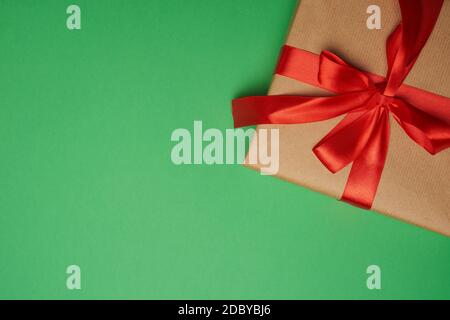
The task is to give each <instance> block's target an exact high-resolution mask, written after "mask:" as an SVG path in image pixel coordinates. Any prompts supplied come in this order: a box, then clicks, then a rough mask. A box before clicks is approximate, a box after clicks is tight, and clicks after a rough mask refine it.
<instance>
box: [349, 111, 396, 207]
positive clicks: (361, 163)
mask: <svg viewBox="0 0 450 320" xmlns="http://www.w3.org/2000/svg"><path fill="white" fill-rule="evenodd" d="M377 112H378V114H377V122H376V125H375V128H374V130H373V131H372V134H371V136H370V138H369V140H368V141H367V143H366V145H365V147H364V150H363V151H362V152H361V153H360V154H359V156H358V157H357V158H356V159H355V161H354V162H353V165H352V168H351V170H350V175H349V177H348V179H347V184H346V186H345V189H344V193H343V195H342V197H341V200H342V201H345V202H347V203H350V204H352V205H354V206H358V207H361V208H364V209H370V208H371V207H372V203H373V201H374V199H375V195H376V193H377V189H378V185H379V183H380V180H381V175H382V172H383V168H384V164H385V162H386V156H387V152H388V146H389V131H390V130H389V112H388V111H387V110H386V109H381V108H380V109H378V111H377Z"/></svg>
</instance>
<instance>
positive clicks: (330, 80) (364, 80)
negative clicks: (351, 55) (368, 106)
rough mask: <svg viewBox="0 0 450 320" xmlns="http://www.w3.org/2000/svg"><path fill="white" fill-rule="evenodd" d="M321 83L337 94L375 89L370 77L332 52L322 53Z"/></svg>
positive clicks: (320, 66) (319, 78)
mask: <svg viewBox="0 0 450 320" xmlns="http://www.w3.org/2000/svg"><path fill="white" fill-rule="evenodd" d="M318 81H319V83H320V84H321V85H322V86H323V87H325V88H329V89H330V90H331V91H333V92H336V93H348V92H355V91H362V90H367V89H369V88H371V87H374V84H373V83H372V81H371V80H370V79H369V77H368V76H367V75H366V74H364V73H363V72H361V71H360V70H358V69H356V68H355V67H353V66H351V65H350V64H348V63H346V62H345V61H344V60H342V59H341V58H340V57H338V56H337V55H335V54H334V53H331V52H330V51H322V53H321V54H320V60H319V73H318Z"/></svg>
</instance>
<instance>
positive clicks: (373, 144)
mask: <svg viewBox="0 0 450 320" xmlns="http://www.w3.org/2000/svg"><path fill="white" fill-rule="evenodd" d="M399 3H400V8H401V13H402V19H403V20H402V22H401V23H400V25H399V26H398V27H397V28H396V29H395V31H394V32H393V33H392V34H391V35H390V36H389V38H388V40H387V43H386V49H387V50H386V53H387V62H388V72H387V76H386V78H383V77H380V76H377V75H374V74H370V73H366V72H362V71H360V70H358V69H356V68H355V67H353V66H351V65H349V64H348V63H346V62H345V61H343V60H342V59H341V58H339V57H338V56H337V55H335V54H333V53H331V52H329V51H323V52H322V53H321V54H320V56H317V55H315V54H313V53H310V52H307V51H304V50H301V49H297V48H294V47H290V46H284V48H283V51H282V54H281V57H280V61H279V63H278V66H277V70H276V73H277V74H279V75H283V76H286V77H290V78H293V79H296V80H299V81H302V82H306V83H309V84H312V85H315V86H318V87H321V88H324V89H326V90H328V91H332V92H334V93H336V95H335V96H331V97H304V96H261V97H256V96H253V97H245V98H240V99H235V100H233V117H234V124H235V127H242V126H249V125H257V124H300V123H308V122H315V121H322V120H327V119H331V118H334V117H337V116H340V115H344V114H345V117H344V119H343V120H342V121H341V122H340V123H339V124H338V125H337V126H336V127H335V128H333V129H332V130H331V131H330V132H329V133H328V134H327V135H326V136H325V137H324V138H323V139H322V140H321V141H319V143H318V144H317V145H316V146H315V147H314V148H313V152H314V154H315V155H316V156H317V158H318V159H319V160H320V161H321V162H322V163H323V164H324V166H325V167H326V168H328V170H330V171H331V172H332V173H336V172H338V171H339V170H341V169H343V168H344V167H346V166H347V165H348V164H350V163H352V168H351V171H350V175H349V177H348V180H347V184H346V186H345V190H344V193H343V195H342V200H344V201H346V202H349V203H351V204H353V205H357V206H360V207H363V208H370V207H371V206H372V203H373V200H374V198H375V194H376V191H377V188H378V184H379V182H380V179H381V174H382V172H383V168H384V164H385V161H386V155H387V151H388V145H389V119H390V114H392V116H393V117H394V119H395V120H396V121H397V122H398V123H399V125H400V126H401V127H402V128H403V130H404V131H405V132H406V134H407V135H408V136H409V137H410V138H411V139H413V140H414V141H415V142H416V143H417V144H419V145H420V146H422V147H423V148H424V149H425V150H426V151H428V152H429V153H431V154H435V153H437V152H439V151H441V150H443V149H445V148H447V147H449V146H450V99H448V98H445V97H442V96H439V95H436V94H433V93H430V92H425V91H422V90H420V89H417V88H413V87H410V86H407V85H403V81H404V79H405V78H406V76H407V75H408V73H409V72H410V70H411V69H412V67H413V66H414V63H415V62H416V60H417V58H418V56H419V54H420V52H421V50H422V48H423V47H424V46H425V43H426V42H427V40H428V37H429V36H430V34H431V32H432V30H433V28H434V25H435V23H436V21H437V18H438V16H439V13H440V10H441V8H442V4H443V0H431V1H430V0H427V1H425V0H399Z"/></svg>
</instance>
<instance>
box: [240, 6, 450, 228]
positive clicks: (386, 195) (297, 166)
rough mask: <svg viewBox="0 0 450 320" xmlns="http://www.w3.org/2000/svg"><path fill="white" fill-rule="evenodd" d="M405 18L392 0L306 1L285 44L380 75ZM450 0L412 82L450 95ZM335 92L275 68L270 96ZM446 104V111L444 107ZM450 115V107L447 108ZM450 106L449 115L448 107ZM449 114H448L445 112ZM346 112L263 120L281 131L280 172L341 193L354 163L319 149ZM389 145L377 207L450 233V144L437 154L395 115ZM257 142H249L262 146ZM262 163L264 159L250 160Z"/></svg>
mask: <svg viewBox="0 0 450 320" xmlns="http://www.w3.org/2000/svg"><path fill="white" fill-rule="evenodd" d="M372 4H376V5H378V6H379V7H380V8H381V13H382V29H381V30H369V29H368V28H367V27H366V18H367V15H366V14H365V13H366V9H367V7H368V6H370V5H372ZM400 20H401V15H400V9H399V6H398V3H397V1H392V0H378V1H375V2H374V1H371V0H370V1H368V0H348V1H339V0H301V2H300V5H299V6H298V7H297V11H296V13H295V15H294V19H293V21H292V23H291V27H290V30H289V33H288V36H287V39H286V44H287V45H289V46H293V47H296V48H301V49H304V50H307V51H310V52H313V53H316V54H320V52H321V51H322V50H330V51H333V52H334V53H337V54H338V55H339V56H340V57H342V58H344V59H345V60H346V61H351V63H352V65H354V66H356V67H358V68H360V69H361V70H365V71H368V72H371V73H374V74H377V75H383V76H384V75H385V74H386V72H387V63H386V53H385V50H386V49H385V42H386V39H387V37H388V36H389V35H390V34H391V32H392V31H393V30H394V29H395V28H396V26H397V25H398V23H399V22H400ZM449 27H450V1H444V5H443V7H442V10H441V13H440V16H439V19H438V21H437V23H436V25H435V28H434V30H433V33H432V34H431V36H430V38H429V40H428V42H427V44H426V46H425V47H424V49H423V50H422V52H421V54H420V57H419V59H418V60H417V62H416V64H415V66H414V68H413V69H412V71H411V73H410V74H409V75H408V77H407V78H406V80H405V81H404V83H405V84H407V85H409V86H413V87H416V88H420V89H423V90H427V91H430V92H432V93H435V94H438V95H441V96H444V97H450V77H448V75H449V74H450V63H449V61H450V37H449V36H448V32H449V31H448V30H449ZM329 94H330V93H329V92H327V91H325V90H323V89H320V88H317V87H315V86H311V85H308V84H306V83H301V82H299V81H295V80H293V79H291V78H287V77H284V76H281V75H277V74H275V75H274V78H273V82H272V84H271V87H270V91H269V95H307V96H316V95H317V96H325V95H329ZM441 111H442V110H441ZM442 112H443V113H444V116H447V115H448V117H447V118H446V119H447V120H448V121H449V122H450V110H443V111H442ZM445 113H446V114H445ZM440 116H442V113H441V114H440ZM340 119H341V118H334V119H331V120H326V121H320V122H314V123H306V124H294V125H259V126H258V127H257V130H258V129H261V128H278V129H279V130H280V145H279V151H280V167H279V171H278V174H277V177H279V178H281V179H284V180H287V181H289V182H292V183H295V184H298V185H301V186H305V187H307V188H310V189H313V190H316V191H318V192H321V193H324V194H327V195H329V196H332V197H334V198H336V199H340V198H341V196H342V192H343V190H344V187H345V183H346V180H347V177H348V175H349V169H350V168H349V167H348V168H347V167H346V168H345V169H344V170H342V171H340V172H338V173H336V174H332V173H330V172H329V171H328V170H327V169H326V168H325V167H324V166H323V165H322V163H321V162H320V161H318V160H317V158H316V157H315V156H314V154H313V152H312V149H313V147H314V146H315V145H316V143H317V142H318V141H319V140H321V138H322V137H324V136H325V135H326V134H327V133H328V132H329V131H330V129H332V128H333V127H334V126H335V125H336V124H337V123H338V122H339V121H340ZM390 130H391V133H390V142H389V151H388V155H387V160H386V164H385V167H384V171H383V173H382V178H381V181H380V184H379V186H378V190H377V194H376V197H375V200H374V202H373V204H372V209H373V210H374V211H377V212H379V213H382V214H385V215H388V216H391V217H394V218H396V219H400V220H403V221H406V222H408V223H411V224H414V225H417V226H420V227H423V228H426V229H429V230H432V231H435V232H438V233H441V234H443V235H446V236H450V170H449V165H450V149H447V150H444V151H442V152H440V153H439V154H437V155H434V156H430V154H429V153H427V152H426V151H425V150H423V149H422V148H420V147H418V146H417V145H416V144H415V143H414V142H413V141H412V140H411V139H410V138H409V137H408V136H407V135H406V134H405V133H404V132H403V130H402V129H401V128H400V127H399V126H398V125H397V124H396V123H394V122H393V121H391V129H390ZM255 147H256V145H255V143H252V144H251V146H250V149H252V148H255ZM246 166H248V167H250V168H253V169H260V168H261V167H262V166H261V165H260V164H258V163H257V164H247V165H246Z"/></svg>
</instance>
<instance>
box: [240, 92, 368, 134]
mask: <svg viewBox="0 0 450 320" xmlns="http://www.w3.org/2000/svg"><path fill="white" fill-rule="evenodd" d="M371 95H373V93H372V92H371V91H370V90H366V91H361V92H353V93H348V94H342V95H337V96H331V97H303V96H253V97H245V98H240V99H234V100H233V102H232V111H233V118H234V126H235V128H239V127H244V126H252V125H259V124H299V123H308V122H316V121H322V120H327V119H331V118H334V117H337V116H340V115H342V114H345V113H348V112H350V111H352V110H353V109H356V108H359V107H360V106H361V105H363V104H364V103H365V102H366V101H367V100H368V99H369V98H370V97H371Z"/></svg>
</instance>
